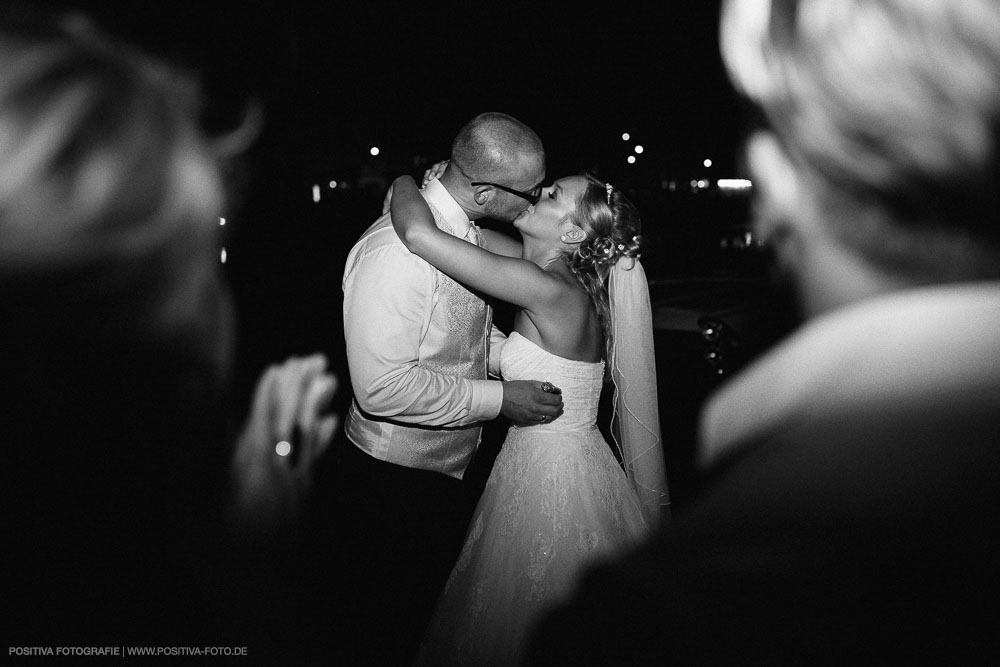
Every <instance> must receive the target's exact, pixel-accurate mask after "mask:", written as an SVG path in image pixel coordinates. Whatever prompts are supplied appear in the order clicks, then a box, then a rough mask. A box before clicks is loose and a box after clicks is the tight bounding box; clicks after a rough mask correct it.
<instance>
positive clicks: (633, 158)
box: [627, 155, 635, 164]
mask: <svg viewBox="0 0 1000 667" xmlns="http://www.w3.org/2000/svg"><path fill="white" fill-rule="evenodd" d="M627 161H628V163H629V164H635V156H634V155H629V156H628V160H627Z"/></svg>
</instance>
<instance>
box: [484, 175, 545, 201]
mask: <svg viewBox="0 0 1000 667" xmlns="http://www.w3.org/2000/svg"><path fill="white" fill-rule="evenodd" d="M470 185H472V186H473V187H474V186H477V185H490V186H492V187H494V188H496V189H497V190H503V191H504V192H509V193H511V194H512V195H517V196H518V197H520V198H521V199H527V200H528V202H529V203H530V204H531V205H532V206H534V205H535V204H537V203H538V200H539V199H541V198H542V186H541V185H539V186H537V187H535V189H533V190H532V191H531V192H521V191H520V190H515V189H514V188H508V187H507V186H506V185H500V184H499V183H488V182H486V181H476V182H474V183H471V184H470Z"/></svg>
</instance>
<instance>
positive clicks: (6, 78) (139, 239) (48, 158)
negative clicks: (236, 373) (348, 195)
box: [0, 4, 336, 655]
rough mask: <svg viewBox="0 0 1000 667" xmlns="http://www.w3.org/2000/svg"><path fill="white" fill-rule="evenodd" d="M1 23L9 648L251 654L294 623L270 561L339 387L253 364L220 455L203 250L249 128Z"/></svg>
mask: <svg viewBox="0 0 1000 667" xmlns="http://www.w3.org/2000/svg"><path fill="white" fill-rule="evenodd" d="M2 10H3V20H2V21H0V60H2V61H3V63H4V65H3V67H2V68H0V350H2V352H0V377H3V381H4V383H5V385H6V386H7V389H8V391H7V392H5V395H6V398H5V399H4V406H3V409H2V411H0V413H2V416H0V433H2V434H3V437H4V439H5V441H6V443H7V447H6V454H7V459H6V465H4V482H3V489H4V496H5V498H4V503H3V504H4V517H5V521H4V526H5V528H6V530H7V531H8V532H7V536H8V537H7V540H6V546H5V547H4V551H5V556H6V560H7V568H6V583H5V587H4V600H5V604H6V605H7V608H8V610H9V612H10V614H11V616H10V618H11V619H12V620H9V621H8V622H7V623H6V630H7V636H8V639H9V641H8V643H9V644H10V645H12V646H13V645H23V646H29V645H33V646H46V645H48V646H54V645H70V646H72V645H87V646H103V645H109V646H121V645H125V644H134V643H140V642H141V643H146V644H155V645H160V646H164V645H184V646H203V645H238V646H247V647H248V649H249V650H250V651H253V650H254V649H255V648H257V649H259V648H261V646H262V642H263V639H262V638H261V636H260V634H259V633H258V632H257V631H258V630H259V629H260V628H261V627H266V628H268V629H272V630H276V629H285V630H287V629H288V627H294V625H295V623H294V621H293V620H288V621H283V620H282V612H283V611H288V610H289V609H291V608H292V606H293V602H292V600H291V599H290V598H289V599H286V597H285V589H284V588H283V587H282V584H281V582H280V576H279V574H280V573H279V574H276V573H275V571H274V570H273V569H270V571H268V570H269V568H268V564H269V560H270V558H271V557H272V556H273V555H274V554H276V553H278V552H280V551H281V549H282V545H284V544H286V543H287V540H288V539H289V535H290V534H291V532H290V531H289V529H288V527H289V525H290V524H291V523H293V522H294V520H295V519H296V517H297V516H298V515H299V511H300V509H301V506H302V503H303V500H304V498H305V494H306V493H307V492H308V485H309V478H310V471H311V468H312V465H313V463H314V462H315V461H316V459H317V458H318V457H319V456H321V455H322V453H323V449H324V447H325V446H326V444H327V443H328V442H329V440H330V438H331V436H332V433H333V431H334V429H335V428H336V417H335V416H333V415H328V414H325V409H326V406H327V405H328V403H329V401H330V399H331V396H332V394H333V392H334V391H335V388H336V380H335V378H333V377H332V376H331V375H330V374H328V373H327V372H326V359H325V358H324V357H323V356H322V355H313V356H310V357H304V358H293V359H289V360H288V361H287V362H285V363H283V364H280V365H275V366H273V367H271V368H269V369H268V370H267V371H266V372H265V373H264V375H263V376H262V377H261V379H260V381H259V383H258V385H257V389H256V394H255V397H254V402H253V405H252V409H251V411H250V414H249V417H248V418H247V420H246V424H245V426H244V427H243V428H242V429H241V431H240V433H239V435H238V437H236V438H234V437H232V434H233V433H234V432H235V429H234V428H233V427H232V425H233V424H234V423H236V422H237V421H238V420H237V419H236V417H235V415H236V414H237V410H236V407H235V406H233V405H231V403H230V398H229V396H230V387H229V384H230V367H231V364H232V341H233V333H234V332H233V321H234V319H233V314H232V309H231V306H230V297H229V295H228V292H227V288H226V287H225V285H224V283H223V280H222V276H221V275H220V265H219V245H218V239H217V234H218V229H219V225H218V220H219V216H220V215H221V214H222V212H223V210H224V209H223V207H224V205H226V204H227V203H228V200H227V188H226V187H225V185H224V178H223V175H224V172H225V165H226V164H228V163H229V162H230V159H231V158H235V157H236V154H237V153H238V152H239V150H240V149H241V146H242V147H245V145H246V144H247V143H248V141H250V140H251V139H252V136H253V135H254V132H253V128H252V127H246V126H244V127H241V128H239V129H237V130H236V131H235V132H234V133H232V134H228V135H224V136H219V137H208V136H207V135H206V134H205V133H204V132H203V131H202V129H201V127H200V124H199V108H200V106H199V105H200V93H199V91H198V90H197V87H196V86H195V85H194V84H193V82H192V81H191V79H190V78H189V77H188V76H186V75H183V74H181V73H179V72H176V71H174V70H173V69H171V68H170V67H168V66H167V65H165V64H163V63H160V62H157V61H155V60H154V59H152V58H150V57H148V56H146V55H145V54H143V53H141V52H139V51H137V50H135V49H134V48H132V47H131V46H128V45H124V44H121V43H119V42H118V41H117V40H115V39H113V38H110V37H109V36H107V35H104V34H102V33H101V31H100V30H99V29H98V28H97V27H96V26H94V25H93V24H92V23H91V22H90V21H89V20H88V19H87V18H86V17H84V16H82V15H80V14H76V13H49V12H46V11H42V10H39V9H38V8H37V7H32V6H29V5H25V4H5V5H4V6H3V8H2ZM282 443H284V444H282ZM290 448H294V449H292V451H288V450H289V449H290ZM282 454H285V456H282ZM272 605H277V608H274V607H273V606H272ZM258 655H259V652H258Z"/></svg>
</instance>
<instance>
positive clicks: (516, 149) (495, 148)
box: [451, 112, 545, 189]
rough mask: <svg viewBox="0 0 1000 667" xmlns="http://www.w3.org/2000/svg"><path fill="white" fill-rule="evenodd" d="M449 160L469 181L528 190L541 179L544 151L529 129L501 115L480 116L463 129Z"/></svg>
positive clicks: (456, 139)
mask: <svg viewBox="0 0 1000 667" xmlns="http://www.w3.org/2000/svg"><path fill="white" fill-rule="evenodd" d="M451 161H452V162H453V163H455V166H457V167H458V168H459V169H460V170H461V171H462V172H464V173H465V174H466V175H468V176H469V177H470V178H471V179H473V180H477V181H494V182H498V183H504V184H509V185H510V186H511V187H519V188H526V189H530V188H532V187H534V186H535V185H537V184H538V182H539V181H541V180H542V179H543V178H544V176H545V149H544V148H543V147H542V140H541V139H539V138H538V135H537V134H535V132H534V130H532V129H531V128H530V127H528V126H527V125H525V124H524V123H522V122H521V121H519V120H517V119H516V118H512V117H511V116H508V115H507V114H503V113H496V112H491V113H484V114H480V115H478V116H476V117H475V118H473V119H472V120H471V121H469V123H468V124H466V126H465V127H463V128H462V129H461V130H460V131H459V133H458V136H456V137H455V141H454V142H453V143H452V145H451Z"/></svg>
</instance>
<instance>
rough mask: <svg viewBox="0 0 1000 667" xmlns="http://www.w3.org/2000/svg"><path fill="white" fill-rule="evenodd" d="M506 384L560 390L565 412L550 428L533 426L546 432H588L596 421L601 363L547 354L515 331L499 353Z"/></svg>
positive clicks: (602, 370)
mask: <svg viewBox="0 0 1000 667" xmlns="http://www.w3.org/2000/svg"><path fill="white" fill-rule="evenodd" d="M500 371H501V372H502V373H503V377H504V379H505V380H541V381H543V382H551V383H552V384H554V385H555V386H557V387H559V388H560V389H561V390H562V398H563V409H564V410H565V412H564V413H563V414H562V416H560V417H559V418H558V419H556V420H555V421H554V422H552V423H551V424H545V425H539V426H533V427H530V428H533V429H545V430H546V431H574V430H578V429H581V428H590V427H591V426H593V425H594V424H595V423H596V421H597V408H598V404H599V402H600V400H601V387H602V382H603V378H604V362H603V361H598V362H590V361H576V360H574V359H566V358H564V357H559V356H556V355H554V354H552V353H551V352H546V351H545V350H543V349H542V348H541V347H539V346H538V345H536V344H535V343H533V342H531V341H530V340H528V339H527V338H525V337H524V336H522V335H521V334H519V333H517V332H516V331H515V332H513V333H512V334H511V335H510V337H509V338H508V339H507V342H506V343H505V344H504V347H503V350H502V351H501V353H500Z"/></svg>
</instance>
